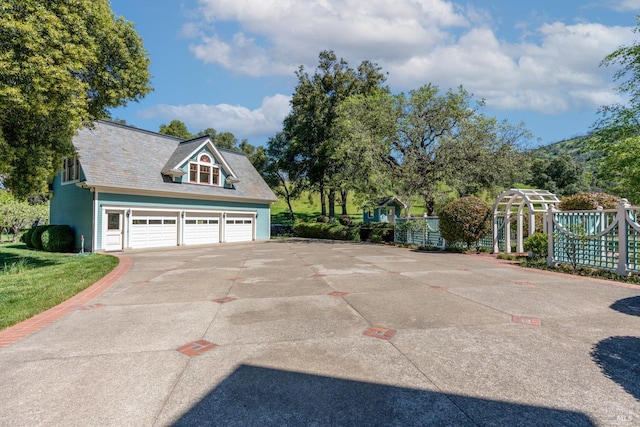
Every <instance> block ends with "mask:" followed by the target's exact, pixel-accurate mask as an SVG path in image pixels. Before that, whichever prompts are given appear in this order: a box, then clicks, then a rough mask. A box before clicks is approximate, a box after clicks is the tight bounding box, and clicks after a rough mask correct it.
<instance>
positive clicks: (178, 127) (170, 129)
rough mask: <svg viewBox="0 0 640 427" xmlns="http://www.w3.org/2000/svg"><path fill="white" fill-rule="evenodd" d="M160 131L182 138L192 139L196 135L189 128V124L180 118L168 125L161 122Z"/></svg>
mask: <svg viewBox="0 0 640 427" xmlns="http://www.w3.org/2000/svg"><path fill="white" fill-rule="evenodd" d="M158 132H159V133H161V134H163V135H171V136H175V137H178V138H182V139H191V138H193V137H194V135H192V134H191V132H189V130H188V129H187V125H185V124H184V123H183V122H181V121H180V120H171V122H169V124H168V125H165V124H161V125H160V130H159V131H158Z"/></svg>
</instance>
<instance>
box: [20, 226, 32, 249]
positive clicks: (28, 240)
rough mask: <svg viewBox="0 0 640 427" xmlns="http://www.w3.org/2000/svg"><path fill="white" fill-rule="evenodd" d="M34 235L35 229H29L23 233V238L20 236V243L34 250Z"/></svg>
mask: <svg viewBox="0 0 640 427" xmlns="http://www.w3.org/2000/svg"><path fill="white" fill-rule="evenodd" d="M32 233H33V227H31V228H27V229H26V230H25V231H24V232H22V236H20V241H21V242H22V243H24V244H25V245H27V247H28V248H31V249H33V248H34V247H33V243H31V234H32Z"/></svg>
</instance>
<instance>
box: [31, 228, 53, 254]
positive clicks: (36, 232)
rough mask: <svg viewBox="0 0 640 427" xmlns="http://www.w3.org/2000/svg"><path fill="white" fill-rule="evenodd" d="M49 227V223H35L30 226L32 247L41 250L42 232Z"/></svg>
mask: <svg viewBox="0 0 640 427" xmlns="http://www.w3.org/2000/svg"><path fill="white" fill-rule="evenodd" d="M48 227H49V225H37V226H35V227H33V228H32V231H31V245H32V248H34V249H38V250H40V251H41V250H42V233H44V231H45V230H46V229H47V228H48Z"/></svg>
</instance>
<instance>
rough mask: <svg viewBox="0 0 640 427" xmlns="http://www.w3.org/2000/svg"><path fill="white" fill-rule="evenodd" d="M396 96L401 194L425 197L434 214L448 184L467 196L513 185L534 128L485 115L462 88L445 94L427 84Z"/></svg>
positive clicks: (395, 154)
mask: <svg viewBox="0 0 640 427" xmlns="http://www.w3.org/2000/svg"><path fill="white" fill-rule="evenodd" d="M395 101H396V105H395V109H396V115H397V117H398V128H397V135H396V137H395V139H394V141H393V147H392V148H393V150H392V154H393V155H392V157H391V160H392V161H393V163H394V165H393V169H394V171H395V178H396V179H397V180H398V182H399V183H400V188H399V189H398V194H399V195H400V197H401V198H403V199H404V200H410V199H412V198H413V197H414V196H419V197H421V198H423V200H424V203H425V208H426V212H427V213H428V214H430V215H432V214H434V211H435V205H436V200H437V198H438V193H439V187H440V186H441V185H442V184H443V183H446V184H448V185H449V188H451V187H453V188H454V189H456V190H457V191H458V193H459V194H463V195H467V194H471V193H475V192H478V191H479V190H480V189H482V188H491V187H492V186H496V185H510V184H512V183H513V182H514V180H515V179H516V177H517V176H518V174H519V173H520V172H521V169H522V168H520V167H519V165H520V164H521V163H522V162H521V160H520V154H519V149H520V145H522V144H523V143H524V142H525V141H526V140H527V139H528V138H529V136H530V135H529V132H527V131H526V130H525V129H523V127H522V126H521V125H520V126H512V125H510V124H509V123H507V122H498V121H497V120H496V119H495V118H488V117H485V116H484V115H482V114H480V113H479V110H480V108H481V107H483V102H482V101H474V99H473V96H472V95H471V94H470V93H469V92H467V91H466V90H465V89H464V88H463V87H458V89H457V91H454V90H448V91H447V92H445V93H441V92H440V90H439V88H438V86H435V85H432V84H428V85H424V86H422V87H420V88H419V89H416V90H412V91H410V92H409V95H408V96H406V95H405V94H400V95H398V96H397V97H396V98H395Z"/></svg>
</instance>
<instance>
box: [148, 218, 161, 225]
mask: <svg viewBox="0 0 640 427" xmlns="http://www.w3.org/2000/svg"><path fill="white" fill-rule="evenodd" d="M149 224H154V225H157V224H162V220H161V219H150V220H149Z"/></svg>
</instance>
